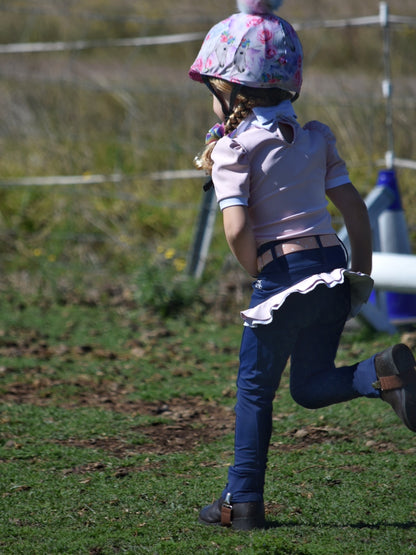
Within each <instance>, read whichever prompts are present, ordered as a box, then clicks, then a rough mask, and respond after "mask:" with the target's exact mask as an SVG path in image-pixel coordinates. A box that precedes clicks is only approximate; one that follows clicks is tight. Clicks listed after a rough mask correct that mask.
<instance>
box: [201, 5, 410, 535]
mask: <svg viewBox="0 0 416 555" xmlns="http://www.w3.org/2000/svg"><path fill="white" fill-rule="evenodd" d="M280 4H281V2H280V1H276V0H239V2H238V5H239V8H240V13H237V14H234V15H232V16H231V17H229V18H228V19H226V20H224V21H222V22H220V23H218V24H217V25H215V26H214V27H213V28H212V29H211V31H210V32H209V33H208V35H207V37H206V39H205V41H204V43H203V45H202V48H201V50H200V53H199V55H198V57H197V59H196V61H195V62H194V64H193V65H192V67H191V69H190V77H191V78H192V79H194V80H196V81H199V82H203V83H205V84H206V85H207V86H208V88H209V90H210V91H211V93H212V95H213V109H214V112H215V114H216V115H217V116H218V117H219V119H220V120H221V122H222V123H221V124H217V126H215V127H214V128H213V129H212V130H210V132H209V133H208V135H207V146H206V149H205V151H204V152H203V154H202V156H201V157H200V159H199V160H198V164H199V167H201V168H203V169H205V170H206V171H207V172H208V173H209V174H211V176H212V181H213V184H214V186H215V192H216V196H217V199H218V202H219V206H220V209H221V211H222V214H223V222H224V231H225V236H226V239H227V241H228V244H229V246H230V249H231V251H232V252H233V253H234V255H235V257H236V258H237V260H238V261H239V263H240V264H241V266H242V267H243V268H244V269H245V270H246V271H247V272H248V273H249V274H250V275H251V276H253V277H254V278H255V281H254V283H253V294H252V298H251V303H250V306H249V308H248V309H246V310H243V311H242V313H241V315H242V318H243V320H244V324H245V326H244V328H243V337H242V343H241V349H240V367H239V372H238V379H237V404H236V408H235V412H236V429H235V455H234V457H235V458H234V464H233V466H231V467H230V468H229V472H228V483H227V485H226V487H225V489H224V490H223V492H222V494H221V496H220V497H219V498H218V499H217V500H216V501H215V502H214V503H212V504H211V505H208V506H207V507H205V508H203V509H202V510H201V512H200V515H199V519H200V521H201V522H202V523H205V524H219V525H232V526H233V527H234V528H237V529H251V528H254V527H263V526H264V522H265V521H264V504H263V489H264V479H265V471H266V466H267V452H268V447H269V440H270V435H271V431H272V403H273V398H274V396H275V393H276V390H277V388H278V386H279V382H280V378H281V375H282V372H283V370H284V368H285V366H286V363H287V361H288V359H289V357H290V358H291V367H290V390H291V394H292V396H293V398H294V400H295V401H296V402H297V403H299V404H300V405H302V406H304V407H307V408H310V409H316V408H319V407H324V406H327V405H331V404H333V403H340V402H343V401H348V400H351V399H354V398H356V397H360V396H366V397H374V398H382V399H383V400H385V401H387V402H388V403H390V404H391V406H392V407H393V409H394V410H395V411H396V413H397V414H398V416H399V417H400V418H401V420H402V421H403V422H404V424H405V425H406V426H407V427H408V428H409V429H411V430H412V431H416V372H415V360H414V358H413V355H412V353H411V351H410V350H409V349H408V348H407V347H406V346H405V345H403V344H399V345H395V346H393V347H390V348H389V349H386V350H385V351H383V352H382V353H380V354H378V355H375V356H373V357H371V358H370V359H367V360H364V361H361V362H359V363H357V364H354V365H353V366H344V367H341V368H336V367H335V364H334V360H335V357H336V352H337V348H338V344H339V340H340V336H341V333H342V331H343V327H344V324H345V321H346V319H347V318H348V316H351V315H355V314H356V313H357V312H358V310H359V307H360V305H361V304H362V303H363V302H365V301H366V300H367V298H368V296H369V294H370V292H371V289H372V280H371V278H370V277H369V274H370V273H371V234H370V225H369V219H368V215H367V210H366V207H365V204H364V202H363V201H362V199H361V197H360V195H359V193H358V192H357V190H356V189H355V188H354V186H353V185H352V184H351V182H350V179H349V176H348V171H347V169H346V166H345V163H344V162H343V160H342V159H341V158H340V157H339V155H338V152H337V149H336V146H335V138H334V135H333V134H332V132H331V130H330V129H329V128H328V127H327V126H326V125H324V124H322V123H319V122H317V121H312V122H309V123H307V124H306V125H305V126H304V127H301V126H300V125H299V123H298V122H297V118H296V114H295V112H294V110H293V107H292V103H293V102H294V101H295V100H296V98H297V97H298V95H299V92H300V89H301V83H302V47H301V44H300V41H299V39H298V37H297V35H296V33H295V31H294V29H293V28H292V27H291V25H290V24H289V23H288V22H287V21H285V20H283V19H281V18H279V17H277V16H276V15H274V14H273V13H272V10H273V9H276V8H277V7H278V6H279V5H280ZM326 197H328V198H329V199H330V200H331V201H332V202H333V204H334V205H335V206H336V207H337V209H339V211H340V212H341V214H342V216H343V218H344V221H345V225H346V227H347V230H348V234H349V238H350V241H351V251H352V256H351V266H350V269H347V264H348V262H347V257H346V253H345V249H344V248H343V245H342V244H341V243H340V241H339V240H338V238H337V236H336V234H335V231H334V229H333V227H332V225H331V219H330V214H329V212H328V211H327V200H326Z"/></svg>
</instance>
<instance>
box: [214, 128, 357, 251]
mask: <svg viewBox="0 0 416 555" xmlns="http://www.w3.org/2000/svg"><path fill="white" fill-rule="evenodd" d="M291 125H292V126H293V130H294V138H293V142H291V143H288V142H286V141H285V139H284V138H283V136H282V134H281V132H280V129H279V126H278V123H277V122H275V123H274V124H273V125H272V126H270V128H269V129H266V128H264V127H262V126H261V125H260V124H258V122H257V121H256V118H254V117H252V118H251V120H249V121H248V122H247V121H246V122H243V123H242V124H240V126H239V128H238V129H237V130H236V132H234V133H232V135H231V136H229V135H228V136H225V137H223V138H221V139H220V140H219V141H218V142H217V144H216V146H215V148H214V150H213V153H212V159H213V162H214V165H213V171H212V178H213V182H214V186H215V192H216V196H217V200H218V202H219V206H220V208H221V210H223V209H224V208H226V207H228V206H234V205H245V206H248V213H249V218H250V221H251V225H252V229H253V232H254V235H255V238H256V241H257V244H258V245H261V244H262V243H265V242H268V241H273V240H276V239H282V238H289V237H299V236H305V235H318V234H319V235H320V234H331V233H335V231H334V229H333V227H332V225H331V217H330V214H329V212H328V210H327V204H328V202H327V199H326V196H325V192H326V191H327V190H328V189H331V188H333V187H338V186H340V185H344V184H345V183H349V182H350V178H349V175H348V171H347V168H346V165H345V162H344V161H343V160H342V159H341V158H340V156H339V154H338V152H337V149H336V144H335V137H334V135H333V133H332V131H331V130H330V129H329V127H328V126H326V125H324V124H323V123H320V122H318V121H311V122H309V123H307V124H306V125H305V126H304V127H303V128H302V127H301V126H300V125H299V124H298V123H296V122H295V121H292V122H291Z"/></svg>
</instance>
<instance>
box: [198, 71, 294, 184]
mask: <svg viewBox="0 0 416 555" xmlns="http://www.w3.org/2000/svg"><path fill="white" fill-rule="evenodd" d="M211 83H212V85H213V86H214V87H215V88H216V89H217V90H218V91H219V92H220V93H225V94H230V93H231V91H232V84H231V83H228V82H227V81H222V80H221V79H211ZM291 97H292V95H291V93H289V92H287V91H283V90H281V89H277V88H276V89H274V88H273V89H252V88H250V87H242V88H241V90H240V91H239V92H238V93H237V96H236V100H235V107H234V109H233V111H232V113H231V114H230V116H229V117H228V119H227V121H226V123H225V128H224V134H225V135H229V134H230V133H232V132H233V131H234V130H235V129H237V127H238V126H239V125H240V123H241V122H242V121H243V120H244V119H246V118H247V117H248V116H250V114H251V113H252V111H253V108H254V107H255V106H275V105H277V104H279V103H280V102H282V101H283V100H288V99H290V98H291ZM215 145H216V141H213V142H210V143H209V144H207V145H206V146H205V148H204V149H203V150H202V152H201V153H200V154H198V155H197V156H196V157H195V159H194V164H195V166H196V167H197V168H198V169H199V170H205V172H206V173H207V174H208V175H210V174H211V171H212V165H213V162H212V157H211V154H212V151H213V149H214V148H215Z"/></svg>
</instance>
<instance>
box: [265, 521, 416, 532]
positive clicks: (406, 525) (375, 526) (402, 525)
mask: <svg viewBox="0 0 416 555" xmlns="http://www.w3.org/2000/svg"><path fill="white" fill-rule="evenodd" d="M301 526H303V527H310V528H312V527H313V528H357V529H363V528H369V529H372V530H379V529H383V528H398V529H401V530H410V529H411V528H416V522H415V521H413V520H410V521H409V522H376V523H372V524H371V523H369V522H356V523H353V524H335V523H319V524H305V523H299V522H295V521H291V522H285V523H281V522H278V521H273V520H267V521H266V530H269V529H271V528H296V527H301Z"/></svg>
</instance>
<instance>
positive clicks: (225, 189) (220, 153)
mask: <svg viewBox="0 0 416 555" xmlns="http://www.w3.org/2000/svg"><path fill="white" fill-rule="evenodd" d="M211 156H212V161H213V167H212V180H213V182H214V187H215V194H216V197H217V201H218V203H219V205H220V208H221V209H223V208H224V207H225V206H233V205H234V204H242V205H247V204H248V199H249V196H250V164H249V156H248V153H247V151H246V149H245V148H244V147H243V146H242V145H241V144H240V143H239V142H238V141H237V140H236V139H233V138H230V137H223V138H222V139H220V140H219V141H218V142H217V144H216V145H215V148H214V150H213V151H212V155H211ZM233 199H235V200H233Z"/></svg>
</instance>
